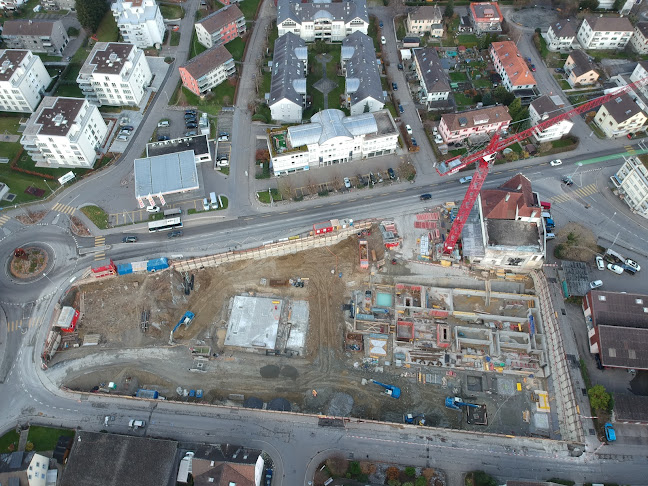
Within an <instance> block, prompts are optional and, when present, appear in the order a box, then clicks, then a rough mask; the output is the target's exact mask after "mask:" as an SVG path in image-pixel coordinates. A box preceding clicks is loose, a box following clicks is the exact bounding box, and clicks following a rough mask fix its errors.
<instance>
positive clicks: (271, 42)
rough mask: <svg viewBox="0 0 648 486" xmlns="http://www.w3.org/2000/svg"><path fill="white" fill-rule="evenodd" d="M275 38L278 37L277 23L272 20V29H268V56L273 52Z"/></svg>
mask: <svg viewBox="0 0 648 486" xmlns="http://www.w3.org/2000/svg"><path fill="white" fill-rule="evenodd" d="M277 37H279V30H278V29H277V21H276V20H273V21H272V27H270V31H269V32H268V50H269V51H270V55H272V53H273V52H274V44H275V41H276V40H277Z"/></svg>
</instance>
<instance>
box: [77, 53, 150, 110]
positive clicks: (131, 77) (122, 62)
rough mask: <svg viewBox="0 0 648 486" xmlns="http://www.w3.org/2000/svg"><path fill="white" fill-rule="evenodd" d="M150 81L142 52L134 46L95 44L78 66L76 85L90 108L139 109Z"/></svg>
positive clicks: (146, 63) (147, 65)
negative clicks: (115, 107)
mask: <svg viewBox="0 0 648 486" xmlns="http://www.w3.org/2000/svg"><path fill="white" fill-rule="evenodd" d="M152 79H153V75H152V74H151V69H150V67H149V64H148V61H147V60H146V56H145V55H144V51H143V50H141V49H139V48H137V47H135V46H134V45H133V44H124V43H120V42H97V43H96V44H95V45H94V47H93V48H92V51H90V55H89V56H88V57H87V58H86V60H85V62H84V63H83V66H81V70H80V71H79V75H78V76H77V83H79V87H80V88H81V90H82V91H83V94H84V95H85V97H86V98H87V99H88V101H90V102H91V103H93V104H97V105H100V106H101V105H110V106H138V105H139V104H140V102H141V101H142V98H143V97H144V95H145V94H146V92H147V91H146V88H147V87H148V86H149V85H150V84H151V80H152Z"/></svg>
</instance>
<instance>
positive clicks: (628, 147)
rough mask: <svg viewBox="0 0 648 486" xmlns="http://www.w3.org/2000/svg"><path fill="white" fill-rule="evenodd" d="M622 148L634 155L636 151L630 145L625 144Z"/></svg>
mask: <svg viewBox="0 0 648 486" xmlns="http://www.w3.org/2000/svg"><path fill="white" fill-rule="evenodd" d="M623 148H624V149H626V152H628V153H629V154H630V155H634V154H636V153H637V151H636V150H635V149H634V147H633V146H632V145H626V146H625V147H623Z"/></svg>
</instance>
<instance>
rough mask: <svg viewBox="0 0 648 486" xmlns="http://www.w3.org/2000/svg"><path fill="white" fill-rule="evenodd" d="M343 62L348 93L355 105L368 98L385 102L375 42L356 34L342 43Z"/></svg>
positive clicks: (358, 33) (361, 34)
mask: <svg viewBox="0 0 648 486" xmlns="http://www.w3.org/2000/svg"><path fill="white" fill-rule="evenodd" d="M341 60H342V62H343V63H345V68H346V92H347V95H349V96H350V98H351V104H352V105H355V104H356V103H359V102H361V101H363V100H366V99H367V98H373V99H375V100H377V101H380V102H381V103H384V102H385V97H384V96H383V89H382V84H381V82H380V72H379V71H378V61H377V59H376V51H375V49H374V45H373V41H372V40H371V38H370V37H368V36H366V35H365V34H363V33H362V32H358V31H356V32H354V33H353V34H351V35H348V36H347V37H346V38H345V39H344V40H343V41H342V54H341Z"/></svg>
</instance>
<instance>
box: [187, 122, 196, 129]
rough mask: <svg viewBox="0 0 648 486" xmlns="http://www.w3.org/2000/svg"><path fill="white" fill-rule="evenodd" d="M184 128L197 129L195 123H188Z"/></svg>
mask: <svg viewBox="0 0 648 486" xmlns="http://www.w3.org/2000/svg"><path fill="white" fill-rule="evenodd" d="M186 126H187V128H198V125H196V123H194V122H189V123H187V125H186Z"/></svg>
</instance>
